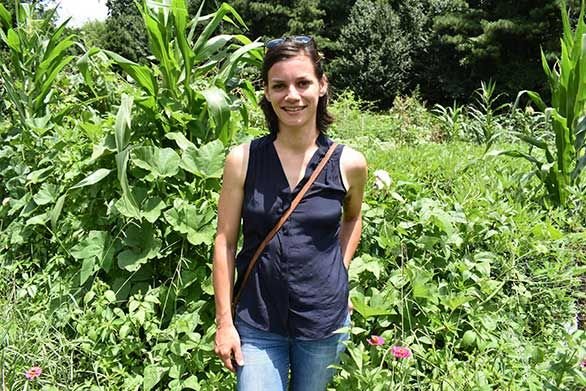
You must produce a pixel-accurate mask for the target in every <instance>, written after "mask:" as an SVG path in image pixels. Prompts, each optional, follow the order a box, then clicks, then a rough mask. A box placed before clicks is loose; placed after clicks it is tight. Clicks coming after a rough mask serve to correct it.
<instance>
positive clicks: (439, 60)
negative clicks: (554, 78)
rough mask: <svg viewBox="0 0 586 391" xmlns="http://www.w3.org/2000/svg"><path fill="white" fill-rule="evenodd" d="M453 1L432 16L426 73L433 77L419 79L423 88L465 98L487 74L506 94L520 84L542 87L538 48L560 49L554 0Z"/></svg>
mask: <svg viewBox="0 0 586 391" xmlns="http://www.w3.org/2000/svg"><path fill="white" fill-rule="evenodd" d="M444 2H446V3H449V1H447V0H446V1H444ZM452 3H456V4H457V6H456V7H452V8H451V9H447V10H446V11H445V12H442V13H438V14H436V15H433V16H432V19H433V24H432V34H431V36H432V40H431V42H430V49H429V51H430V54H431V57H432V58H433V61H432V64H431V69H430V71H429V72H426V74H427V75H429V76H432V75H433V78H427V79H426V80H425V81H424V83H423V84H424V91H425V92H424V93H426V94H430V95H431V96H433V100H442V99H445V98H448V99H449V100H451V99H462V100H466V99H469V97H470V96H471V94H472V91H474V89H476V88H478V86H479V85H480V81H482V80H489V79H492V80H493V81H495V82H496V84H497V87H499V89H500V90H501V91H505V92H507V93H508V95H509V96H511V97H512V96H515V95H516V93H517V92H518V91H519V90H521V89H531V90H538V91H544V90H545V79H544V78H543V76H542V74H543V73H542V68H541V62H540V49H541V48H542V49H543V50H544V51H545V52H546V53H552V52H554V51H556V50H558V48H559V41H558V37H559V35H560V27H559V26H560V25H561V23H560V17H559V15H560V12H559V4H558V3H559V2H558V0H517V1H495V0H483V1H478V0H468V1H462V0H459V1H456V2H452ZM446 65H447V66H446Z"/></svg>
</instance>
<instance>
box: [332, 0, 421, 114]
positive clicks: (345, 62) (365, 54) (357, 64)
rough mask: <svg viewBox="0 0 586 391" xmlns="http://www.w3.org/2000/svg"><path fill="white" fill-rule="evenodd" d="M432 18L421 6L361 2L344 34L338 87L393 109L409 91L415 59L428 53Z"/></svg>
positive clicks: (335, 66) (336, 70) (335, 76)
mask: <svg viewBox="0 0 586 391" xmlns="http://www.w3.org/2000/svg"><path fill="white" fill-rule="evenodd" d="M425 21H426V15H425V12H424V4H423V3H421V2H415V1H407V2H394V3H387V2H380V1H371V0H358V1H357V2H356V3H355V4H354V6H353V7H352V11H351V13H350V16H349V19H348V22H347V24H346V25H345V26H344V27H343V28H342V30H341V33H340V37H339V41H340V47H339V49H340V53H339V56H338V57H337V58H336V59H335V60H334V61H333V62H332V81H333V84H334V86H337V87H344V88H350V89H352V90H353V91H354V92H355V93H356V94H357V95H358V96H359V97H360V98H361V99H364V100H368V101H373V102H376V104H377V105H378V106H379V107H384V108H387V107H389V106H390V105H391V103H392V102H393V99H394V98H395V96H397V95H399V94H401V93H404V92H406V91H407V88H408V87H413V86H412V85H411V84H410V81H411V79H410V77H409V76H410V74H411V73H412V71H413V65H414V64H413V61H414V53H415V52H417V51H418V50H420V49H421V48H422V44H423V42H424V34H423V27H424V25H425Z"/></svg>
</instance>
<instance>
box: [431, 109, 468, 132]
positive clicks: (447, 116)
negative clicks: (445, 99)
mask: <svg viewBox="0 0 586 391" xmlns="http://www.w3.org/2000/svg"><path fill="white" fill-rule="evenodd" d="M432 112H433V113H434V114H435V115H436V117H437V119H438V121H439V122H440V126H441V128H442V130H443V132H444V134H445V138H446V139H447V140H448V141H449V140H452V139H464V135H465V134H466V133H467V126H468V122H466V113H465V110H464V107H463V106H459V105H457V104H456V102H454V103H453V105H452V106H442V105H440V104H439V103H437V104H435V105H434V106H433V110H432Z"/></svg>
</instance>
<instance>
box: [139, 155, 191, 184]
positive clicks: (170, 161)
mask: <svg viewBox="0 0 586 391" xmlns="http://www.w3.org/2000/svg"><path fill="white" fill-rule="evenodd" d="M132 162H133V163H134V164H135V165H137V166H138V167H140V168H144V169H145V170H148V171H149V175H148V176H147V177H146V179H147V180H150V181H154V180H156V179H158V178H165V177H170V176H173V175H175V174H177V172H179V162H180V158H179V155H177V153H176V152H175V151H174V150H173V149H171V148H158V147H138V148H134V149H133V150H132Z"/></svg>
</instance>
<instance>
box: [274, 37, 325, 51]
mask: <svg viewBox="0 0 586 391" xmlns="http://www.w3.org/2000/svg"><path fill="white" fill-rule="evenodd" d="M286 41H289V42H293V43H294V44H297V45H304V46H307V45H309V44H310V43H311V42H313V38H312V37H310V36H309V35H294V36H292V37H281V38H275V39H271V40H270V41H268V42H267V43H266V44H265V47H266V48H267V49H273V48H276V47H277V46H281V45H282V44H283V43H285V42H286Z"/></svg>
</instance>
